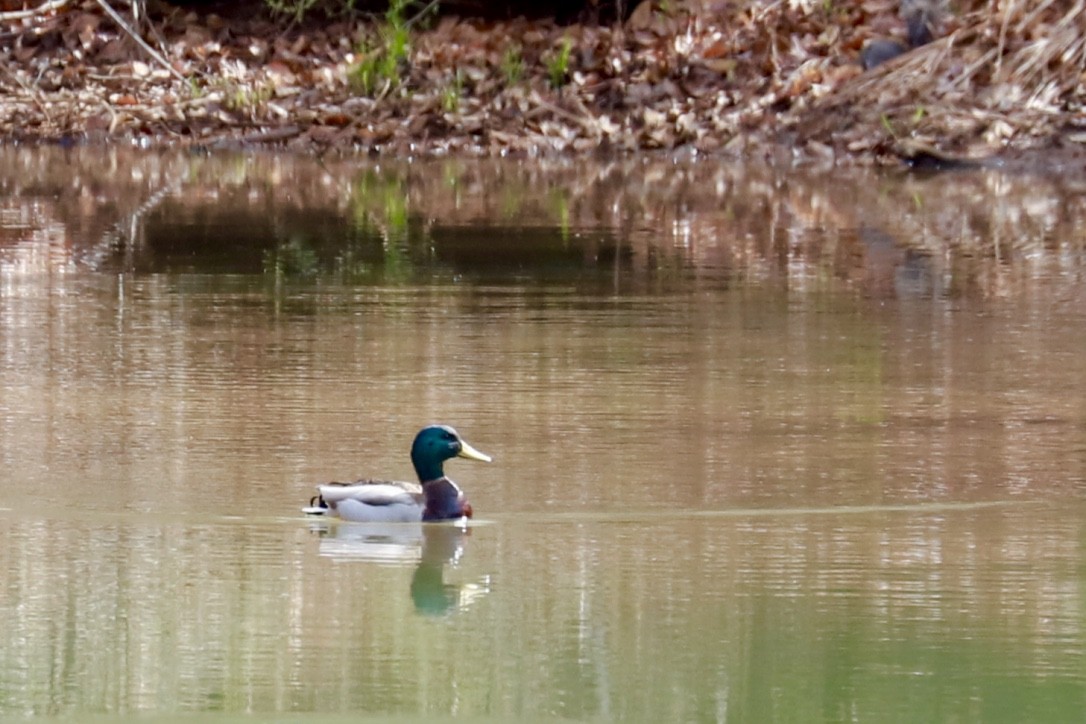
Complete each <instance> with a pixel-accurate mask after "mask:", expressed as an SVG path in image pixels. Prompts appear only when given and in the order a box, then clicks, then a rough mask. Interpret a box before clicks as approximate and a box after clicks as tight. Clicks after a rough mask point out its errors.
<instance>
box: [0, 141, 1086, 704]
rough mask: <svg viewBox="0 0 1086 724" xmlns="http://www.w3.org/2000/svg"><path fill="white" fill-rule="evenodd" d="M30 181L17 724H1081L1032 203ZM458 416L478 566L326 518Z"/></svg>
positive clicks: (1051, 288) (642, 190)
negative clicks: (378, 721) (877, 224)
mask: <svg viewBox="0 0 1086 724" xmlns="http://www.w3.org/2000/svg"><path fill="white" fill-rule="evenodd" d="M0 157H2V160H4V161H5V162H6V163H5V164H3V165H2V168H4V169H8V171H7V172H2V173H3V174H6V175H2V178H0V464H2V470H3V472H2V473H0V530H2V532H3V539H4V542H5V544H4V545H3V546H2V547H0V620H3V621H4V626H2V627H0V719H3V720H20V719H23V718H41V719H48V720H63V721H80V722H82V721H117V720H125V721H141V722H143V721H150V722H159V721H174V720H179V721H235V720H260V721H305V722H309V721H313V722H317V721H348V720H350V721H353V720H356V719H357V718H360V717H370V718H390V719H396V720H399V719H403V720H432V719H445V718H450V717H455V718H465V719H469V720H491V721H521V720H526V721H530V720H551V719H568V720H575V721H582V720H584V721H611V720H614V721H653V722H661V721H668V722H671V721H674V722H687V721H689V722H702V721H729V722H769V721H781V722H817V721H860V722H868V721H877V722H898V721H900V722H935V721H1006V722H1024V721H1030V722H1041V721H1052V722H1067V721H1078V720H1080V719H1081V716H1082V711H1084V710H1086V654H1084V651H1086V607H1084V603H1086V553H1084V543H1086V495H1084V492H1086V483H1084V480H1086V424H1084V423H1086V416H1084V410H1086V392H1084V390H1086V384H1084V382H1086V354H1084V353H1086V341H1084V340H1086V314H1084V313H1083V311H1082V310H1083V309H1086V307H1084V306H1083V304H1082V302H1083V301H1084V294H1083V291H1084V288H1083V286H1082V284H1081V278H1082V272H1083V269H1084V264H1083V262H1084V260H1086V257H1084V256H1083V255H1082V253H1081V251H1080V249H1081V245H1080V243H1079V241H1078V240H1077V237H1075V236H1074V230H1073V228H1072V227H1073V226H1074V224H1073V223H1072V222H1074V221H1075V219H1074V218H1073V215H1072V217H1068V216H1067V215H1066V214H1063V215H1059V216H1058V222H1057V221H1053V222H1051V223H1048V222H1046V221H1045V219H1044V218H1037V217H1036V216H1035V215H1037V214H1041V215H1042V217H1043V213H1044V212H1043V209H1044V208H1053V207H1051V206H1049V207H1044V206H1043V205H1041V204H1038V203H1036V199H1035V198H1034V197H1033V196H1031V194H1040V195H1045V194H1047V197H1051V196H1052V194H1053V191H1052V190H1051V189H1048V188H1045V187H1044V186H1043V184H1038V183H1037V182H1036V181H1035V180H1034V181H1032V182H1030V181H1023V182H1022V184H1023V185H1022V187H1021V188H1020V189H1019V190H1018V196H1015V195H1014V194H1011V193H1010V192H1009V191H1007V190H1006V189H1002V190H1001V191H999V193H1000V194H1002V196H1001V197H1000V198H1001V202H1000V205H999V206H998V207H997V206H995V205H993V204H992V203H991V201H990V199H988V200H986V199H985V198H984V194H985V193H988V194H994V193H996V191H993V188H994V186H993V184H992V180H991V178H985V177H978V178H975V179H973V182H974V183H976V184H977V185H978V186H979V187H980V188H981V190H980V191H977V194H978V198H979V200H977V202H976V204H977V205H976V207H968V209H967V210H968V212H969V214H966V215H963V216H962V218H965V219H966V222H965V226H964V227H963V226H962V225H958V226H955V229H956V232H955V233H957V234H958V235H957V236H953V237H952V238H950V239H949V240H941V239H936V238H934V235H935V234H936V232H937V231H938V230H939V229H940V228H943V225H942V220H943V219H945V218H947V217H945V216H943V214H944V209H943V207H940V206H939V203H945V204H946V205H947V208H951V207H953V208H956V209H958V210H959V213H961V209H962V208H965V203H964V202H963V201H962V199H961V198H960V197H955V196H953V195H952V194H950V193H949V192H947V190H946V187H944V186H940V184H942V183H944V182H943V181H942V180H940V179H939V178H935V179H932V180H930V181H929V182H927V183H928V184H930V185H924V184H922V183H921V182H920V181H918V180H916V179H887V178H884V177H867V176H861V177H858V178H849V177H842V178H839V179H837V180H836V183H835V184H827V183H825V179H823V178H820V177H818V176H817V175H814V176H804V175H802V174H799V173H798V172H797V173H796V174H795V175H792V176H787V175H786V176H783V177H781V178H773V177H765V176H760V175H758V174H757V173H755V172H754V171H751V172H749V174H748V175H744V174H743V173H740V172H739V171H734V172H724V171H720V170H714V169H706V168H705V167H701V166H699V167H696V168H694V169H686V170H681V169H680V170H676V169H674V168H673V167H671V166H670V165H668V164H664V166H663V170H660V169H658V168H657V167H655V166H640V165H635V166H633V167H632V168H627V167H618V168H610V169H606V170H599V169H595V170H594V171H592V173H591V174H589V177H588V178H587V179H585V178H582V177H581V176H579V175H578V172H575V170H572V169H570V168H567V167H561V166H560V167H558V168H549V169H548V168H545V167H544V168H542V169H537V170H532V169H529V168H521V167H516V166H511V167H505V166H498V167H495V168H488V167H479V168H476V167H473V166H470V165H465V166H463V167H461V166H456V165H452V166H440V167H437V168H435V167H429V166H424V167H413V166H412V167H405V168H393V169H383V170H376V171H375V170H374V169H372V168H369V167H352V166H334V165H333V166H323V167H320V166H315V165H306V164H307V163H308V162H304V161H301V160H294V161H290V160H285V159H274V158H256V159H244V158H240V159H239V158H236V157H224V158H211V159H204V158H195V159H193V158H185V157H179V158H162V157H141V156H138V155H137V156H131V157H129V156H125V155H113V156H109V157H107V158H106V161H105V162H103V160H102V158H100V157H96V156H93V154H92V152H89V151H88V152H85V153H84V154H76V155H74V156H69V157H65V158H64V163H59V162H58V160H57V159H58V157H56V156H50V155H49V154H48V153H45V152H32V151H20V152H16V151H12V150H4V151H2V152H0ZM101 168H109V169H111V173H112V177H111V178H104V179H103V178H99V179H98V181H97V183H99V184H100V186H93V185H92V184H91V180H92V179H94V178H97V177H96V176H95V175H94V174H95V173H96V172H97V173H100V172H101ZM518 169H519V170H518ZM60 171H63V173H60ZM586 172H587V171H586ZM728 173H732V174H734V175H727V174H728ZM764 173H768V172H764ZM56 174H59V177H57V176H56ZM593 174H594V175H593ZM970 178H971V179H972V177H970ZM714 180H715V181H714ZM711 181H712V183H710V182H711ZM110 183H112V184H114V185H113V186H111V185H110ZM964 183H965V181H962V182H960V184H961V185H963V184H964ZM1003 183H1006V184H1011V185H1013V183H1016V182H1014V181H1008V180H1004V181H1003ZM910 184H915V186H910ZM956 188H957V187H956ZM163 190H164V191H163ZM872 190H875V191H877V193H875V194H874V195H873V196H872V195H870V194H871V193H872ZM159 192H162V194H163V195H162V196H161V198H160V197H158V196H156V193H159ZM906 192H908V193H906ZM925 194H927V195H926V196H925ZM149 199H152V200H154V199H158V200H157V201H155V202H154V203H152V201H149ZM894 199H901V203H902V204H904V205H905V207H906V208H908V209H911V213H910V214H909V215H904V216H901V217H900V218H898V217H893V216H892V215H891V214H889V213H888V212H887V205H889V204H891V203H894V202H893V200H894ZM918 199H923V200H924V201H925V202H926V206H923V208H918ZM1008 199H1009V200H1008ZM1014 203H1017V204H1018V206H1014V205H1013V204H1014ZM1012 209H1018V210H1019V213H1018V214H1017V215H1016V214H1012V213H1011V212H1010V211H1011V210H1012ZM945 213H949V212H945ZM984 213H988V214H989V215H990V216H989V217H983V218H982V215H983V214H984ZM861 217H862V218H864V219H866V220H865V221H864V222H863V223H860V222H858V221H857V220H856V219H857V218H861ZM891 217H893V218H897V219H898V220H897V221H895V223H894V224H893V225H890V228H889V231H887V232H885V233H884V232H881V231H880V232H878V233H876V232H873V231H871V230H870V229H869V228H868V227H867V226H865V225H864V224H868V223H870V219H871V218H877V219H886V218H891ZM1008 224H1009V225H1011V226H1007V225H1008ZM1062 224H1066V226H1063V225H1062ZM1015 225H1017V226H1015ZM966 227H968V228H966ZM974 227H975V228H986V229H988V230H989V232H990V238H989V237H985V238H986V239H987V241H985V242H984V243H985V244H986V245H980V246H978V245H977V242H976V240H975V238H974V236H973V235H972V234H971V233H970V232H969V228H974ZM1082 228H1086V227H1082ZM917 229H921V230H923V232H922V233H921V232H920V231H917ZM1031 230H1034V231H1036V235H1035V236H1031V235H1030V233H1031ZM1053 230H1055V231H1053ZM1012 231H1014V232H1015V235H1014V236H1013V238H1014V242H1013V243H1009V242H1005V241H1003V240H1004V239H1010V238H1012V234H1011V232H1012ZM891 232H892V233H893V237H892V238H891V237H889V236H886V234H889V233H891ZM1053 234H1055V236H1053ZM888 239H889V240H888ZM938 243H944V244H945V247H944V251H943V252H942V254H941V255H939V254H937V253H935V252H934V251H933V249H934V248H935V247H936V246H937V244H938ZM432 421H441V422H446V423H449V424H453V425H455V426H456V427H457V428H458V429H459V430H460V432H461V433H462V434H463V435H464V437H465V438H466V439H467V440H469V441H470V442H471V444H472V445H474V446H475V447H477V448H479V449H480V450H482V451H484V452H487V453H489V454H491V455H493V456H494V458H495V460H494V462H493V463H492V464H489V465H487V464H482V463H476V462H471V461H464V460H457V461H454V462H452V463H450V465H449V467H448V468H447V472H449V473H450V474H451V476H452V477H454V478H455V479H456V480H457V481H458V482H459V484H460V485H461V487H463V488H464V490H465V491H466V493H467V495H468V497H469V498H470V500H471V502H472V505H473V506H474V509H475V511H476V521H475V524H474V525H473V526H472V527H471V528H470V529H468V530H467V531H462V530H459V529H456V528H451V527H446V526H427V527H425V528H423V527H422V526H411V525H385V526H379V527H373V526H358V525H347V524H337V523H336V522H329V521H323V520H313V519H307V518H306V517H304V516H303V515H302V514H301V513H300V509H301V507H302V506H303V505H304V504H305V503H306V501H307V500H308V498H309V496H310V495H312V492H313V491H312V484H313V483H315V482H320V481H326V480H332V479H349V478H351V477H355V476H360V475H364V474H369V475H378V476H386V477H394V478H410V476H411V474H412V473H411V468H410V463H409V460H408V456H407V449H408V446H409V445H410V441H411V438H412V436H413V435H414V432H415V431H416V430H417V429H418V428H419V427H421V426H422V425H424V424H426V423H429V422H432Z"/></svg>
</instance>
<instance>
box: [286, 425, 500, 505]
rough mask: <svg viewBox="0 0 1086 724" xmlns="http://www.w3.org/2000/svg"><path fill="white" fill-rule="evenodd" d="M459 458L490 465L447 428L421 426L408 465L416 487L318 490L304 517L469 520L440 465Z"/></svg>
mask: <svg viewBox="0 0 1086 724" xmlns="http://www.w3.org/2000/svg"><path fill="white" fill-rule="evenodd" d="M454 457H461V458H470V459H472V460H482V461H483V462H486V463H488V462H490V460H491V458H490V456H489V455H484V454H483V453H481V452H479V451H478V450H476V449H475V448H473V447H472V446H471V445H468V444H467V443H466V442H464V440H463V439H462V438H461V437H460V435H459V434H458V433H457V432H456V430H454V429H452V428H451V427H449V426H448V425H431V426H429V427H424V428H422V430H420V431H419V434H418V435H416V436H415V442H414V443H412V444H411V463H412V464H413V465H414V466H415V473H416V474H417V475H418V476H419V482H418V483H408V482H401V481H392V480H358V481H356V482H353V483H326V484H324V485H318V486H317V495H315V496H313V499H312V500H310V501H309V507H308V508H305V509H304V510H305V512H306V513H310V514H312V515H334V516H338V517H340V518H342V519H343V520H350V521H356V522H362V523H369V522H379V521H384V522H403V523H410V522H417V521H438V520H457V519H459V518H470V517H471V504H470V503H468V501H467V498H465V497H464V491H462V490H460V488H459V487H458V486H457V484H456V483H454V482H453V481H452V480H450V479H449V478H447V477H445V471H444V468H443V465H444V463H445V461H446V460H448V459H449V458H454Z"/></svg>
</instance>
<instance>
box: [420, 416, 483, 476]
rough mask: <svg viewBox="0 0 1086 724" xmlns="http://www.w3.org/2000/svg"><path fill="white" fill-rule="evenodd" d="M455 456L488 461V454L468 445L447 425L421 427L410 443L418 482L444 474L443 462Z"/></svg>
mask: <svg viewBox="0 0 1086 724" xmlns="http://www.w3.org/2000/svg"><path fill="white" fill-rule="evenodd" d="M455 457H461V458H471V459H472V460H482V461H483V462H485V463H488V462H490V456H489V455H484V454H483V453H481V452H479V451H478V450H476V449H475V448H473V447H472V446H471V445H468V444H467V443H466V442H464V440H463V439H461V437H460V435H459V434H458V433H457V432H456V430H454V429H452V428H451V427H449V426H448V425H431V426H430V427H424V428H422V429H421V430H420V431H419V434H418V435H416V436H415V442H414V443H412V445H411V462H412V463H413V464H414V465H415V472H416V473H418V476H419V481H420V482H426V481H427V480H437V479H438V478H440V477H442V476H444V475H445V472H444V467H443V463H444V462H445V461H446V460H448V459H449V458H455Z"/></svg>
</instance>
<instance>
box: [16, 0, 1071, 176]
mask: <svg viewBox="0 0 1086 724" xmlns="http://www.w3.org/2000/svg"><path fill="white" fill-rule="evenodd" d="M109 7H111V6H110V5H109V3H107V2H105V1H104V0H94V1H91V0H83V1H82V2H67V3H65V2H54V3H51V4H49V9H48V10H47V11H42V12H37V13H33V14H31V15H29V16H28V15H26V14H25V12H24V13H23V14H22V15H20V16H18V17H16V16H6V17H5V16H4V15H0V134H2V135H3V136H5V137H7V138H25V139H74V140H94V139H131V140H133V141H135V142H137V143H140V144H143V145H161V144H169V143H176V144H184V145H200V146H216V145H236V144H243V145H246V144H248V145H251V144H274V145H276V146H287V147H294V148H304V149H338V150H350V151H354V150H361V151H366V152H371V153H390V154H397V155H404V154H416V155H417V154H426V155H441V154H471V155H506V154H519V155H541V154H551V153H586V152H598V151H606V152H633V151H643V150H651V149H662V150H668V151H675V150H687V151H690V152H696V153H698V154H716V153H731V154H750V153H756V154H758V155H777V154H780V153H781V152H782V151H783V152H785V153H787V154H789V155H791V156H794V157H799V158H811V157H814V158H824V159H832V160H837V161H840V160H842V159H847V160H853V161H857V160H859V161H869V160H887V159H897V158H900V157H910V156H915V154H916V153H917V151H918V149H919V150H921V151H924V152H929V151H930V152H934V153H937V154H940V155H941V156H946V157H951V158H959V157H982V156H988V155H991V154H994V153H999V152H1001V151H1005V150H1007V149H1026V148H1045V147H1047V148H1053V147H1058V146H1060V145H1061V144H1065V143H1068V142H1071V143H1077V142H1079V141H1080V140H1082V139H1083V137H1082V136H1081V132H1080V130H1079V126H1080V125H1082V111H1081V108H1082V98H1083V90H1082V83H1081V78H1082V74H1083V70H1084V63H1086V3H1084V2H1083V1H1081V0H1080V1H1078V2H1066V1H1063V2H1058V1H1056V0H1040V1H1033V2H1026V0H1003V1H1002V2H1000V1H997V0H981V1H973V2H968V1H966V2H963V3H960V4H959V6H958V7H957V12H958V14H957V15H956V16H952V17H950V18H947V19H946V22H945V23H943V24H942V26H941V27H940V28H939V32H940V33H941V35H940V36H939V37H938V38H937V39H936V40H935V41H934V42H932V43H930V44H928V45H924V46H922V47H920V48H917V49H915V50H912V51H911V52H908V53H905V54H904V55H902V56H900V57H898V58H896V59H894V60H892V61H890V62H888V63H886V64H885V65H882V66H879V67H877V68H875V69H873V70H871V71H868V72H863V71H862V70H861V68H860V67H859V65H858V63H857V56H858V54H859V52H860V49H861V48H862V47H863V44H864V43H865V42H867V41H869V40H872V39H874V38H879V37H902V36H903V35H904V28H903V26H902V23H901V19H900V18H899V17H898V14H897V2H896V0H864V1H862V2H857V3H826V2H821V1H819V2H816V1H814V0H753V1H749V2H740V1H738V0H736V1H735V2H728V1H727V0H724V1H721V2H713V1H712V0H701V1H696V0H688V1H687V2H671V3H667V4H666V5H662V4H658V3H655V2H652V1H651V0H645V1H644V2H642V3H641V4H640V5H637V6H636V8H635V9H634V11H633V12H632V14H631V15H630V17H629V19H628V20H627V21H626V22H625V23H623V24H609V25H595V24H575V25H559V24H558V23H556V22H554V21H552V20H525V19H514V20H507V21H495V20H483V19H472V18H458V17H453V16H445V17H442V18H440V19H439V20H437V21H435V22H433V23H432V24H431V25H430V26H429V27H426V26H425V25H424V24H423V23H421V22H420V23H419V24H418V25H417V26H414V27H412V28H411V33H410V36H409V39H408V42H407V44H406V48H405V51H404V55H403V57H402V58H399V57H397V58H394V59H393V62H392V64H391V65H390V66H389V65H386V66H384V68H385V70H384V74H383V75H379V76H378V77H377V80H378V82H376V83H367V84H365V85H366V87H360V83H359V69H360V68H362V67H365V64H366V63H367V62H373V61H375V59H376V60H379V58H377V57H376V55H375V54H380V53H382V52H386V49H385V47H384V46H383V43H385V42H386V40H385V38H386V36H385V35H383V34H382V33H383V31H382V29H381V27H380V22H381V21H380V19H372V18H371V19H368V20H365V21H357V22H355V21H352V22H346V21H344V22H338V23H331V24H327V23H326V24H323V25H320V26H297V25H296V26H292V27H290V28H289V29H288V30H287V32H284V29H283V26H282V24H277V23H275V22H272V21H271V20H269V19H266V18H259V17H256V18H236V17H232V18H229V19H226V20H224V19H223V18H220V17H218V16H215V15H206V16H200V15H197V14H195V13H192V12H182V11H180V10H177V9H174V10H169V9H167V10H166V11H164V12H161V13H160V14H159V15H156V16H155V17H153V18H151V19H149V20H148V19H146V18H144V19H134V18H131V17H130V16H125V17H124V18H120V19H118V18H117V17H115V15H114V14H110V13H109V12H108V9H109ZM137 20H138V21H139V22H136V21H137ZM137 39H138V40H137ZM567 48H568V54H567V56H566V57H563V53H564V52H567V51H566V50H564V49H567Z"/></svg>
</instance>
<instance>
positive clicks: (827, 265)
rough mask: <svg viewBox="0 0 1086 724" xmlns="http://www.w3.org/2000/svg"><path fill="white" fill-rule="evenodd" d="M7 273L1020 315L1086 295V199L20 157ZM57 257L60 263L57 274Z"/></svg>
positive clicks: (22, 153) (1057, 193) (492, 164)
mask: <svg viewBox="0 0 1086 724" xmlns="http://www.w3.org/2000/svg"><path fill="white" fill-rule="evenodd" d="M2 155H3V161H4V163H0V188H2V189H3V190H4V192H5V196H6V198H7V201H6V203H5V208H4V209H2V212H3V214H2V215H0V260H4V259H6V260H7V261H8V264H9V265H14V264H15V262H14V261H13V260H14V259H15V258H16V257H18V258H19V259H20V260H21V262H20V263H21V264H22V265H23V266H24V267H25V266H27V265H30V266H34V267H39V268H40V267H48V266H58V265H71V264H75V265H77V266H84V267H89V268H94V269H103V270H115V271H135V272H141V271H147V272H164V271H197V272H202V273H217V272H230V273H251V274H268V275H272V276H275V277H277V278H302V279H304V278H312V277H318V276H323V275H333V276H335V277H337V278H341V279H344V280H354V281H366V280H372V281H379V282H386V283H387V282H389V281H403V280H408V279H410V278H412V277H413V276H414V275H416V274H417V273H418V272H419V271H420V270H421V271H425V272H427V273H428V274H432V273H433V272H435V271H436V272H437V273H439V274H447V275H449V276H450V277H455V276H457V275H464V274H466V275H475V276H480V277H484V278H485V277H488V276H491V275H494V274H501V275H503V276H507V275H509V274H515V275H519V277H520V278H524V277H528V278H532V277H533V275H534V277H535V278H541V279H546V278H551V277H552V276H556V275H557V276H562V277H568V276H570V275H573V276H574V277H576V278H578V279H580V280H584V279H585V278H587V279H595V280H597V281H606V282H608V283H610V284H611V285H612V286H617V287H618V288H620V289H643V290H649V291H651V290H652V289H654V288H658V287H659V285H661V284H664V285H668V284H670V283H684V284H685V283H688V282H690V281H694V282H697V283H704V284H711V285H720V284H725V285H729V286H734V285H744V286H749V285H752V284H769V285H775V286H784V287H785V288H787V289H789V290H794V291H804V290H809V289H819V288H824V287H825V286H826V285H827V284H832V285H833V286H834V288H842V287H843V288H849V289H856V290H858V291H860V292H863V293H865V294H871V295H874V296H880V297H881V296H894V295H907V296H908V295H916V294H924V295H926V294H955V295H960V294H967V295H973V296H982V297H983V296H993V295H1001V294H1006V293H1009V292H1011V291H1013V290H1014V289H1015V288H1017V287H1019V286H1021V285H1022V284H1026V283H1029V282H1030V280H1035V279H1050V278H1051V279H1056V280H1059V279H1060V278H1065V277H1069V276H1073V275H1074V274H1075V273H1076V272H1075V269H1076V268H1077V266H1078V260H1079V258H1080V257H1081V246H1082V242H1081V241H1080V240H1079V234H1080V233H1081V232H1080V231H1078V230H1079V229H1080V228H1086V226H1084V225H1083V224H1082V223H1081V222H1082V221H1083V216H1086V213H1084V209H1083V204H1082V202H1081V201H1079V199H1081V198H1082V196H1081V194H1079V193H1078V188H1077V184H1076V182H1075V181H1073V180H1068V179H1066V178H1062V177H1058V176H1052V177H1045V178H1040V177H1036V176H1034V177H1015V176H1008V175H1003V174H999V173H996V172H993V171H977V172H973V173H954V174H941V175H940V174H935V175H929V176H922V175H918V174H913V175H906V174H883V175H879V174H876V173H875V172H873V171H870V170H816V169H781V170H772V169H769V168H766V167H764V166H756V165H752V164H731V163H715V162H714V163H710V162H701V163H690V162H672V161H669V160H667V159H663V158H659V159H644V158H640V159H620V160H615V161H592V162H583V161H579V162H576V163H574V162H570V161H561V160H550V161H534V162H530V163H529V162H524V161H507V162H496V161H474V162H473V161H450V160H446V161H430V162H415V163H398V164H397V163H384V162H376V161H365V162H359V161H357V160H342V161H330V162H325V163H318V162H314V161H312V160H308V159H304V158H300V157H293V156H272V155H268V156H226V155H223V156H198V155H194V154H190V153H177V154H172V155H155V156H149V155H143V154H139V153H137V152H134V151H127V150H124V149H111V150H101V149H4V150H3V152H2ZM43 244H44V245H47V246H48V247H49V249H50V251H49V253H41V251H40V248H39V247H40V246H41V245H43Z"/></svg>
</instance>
